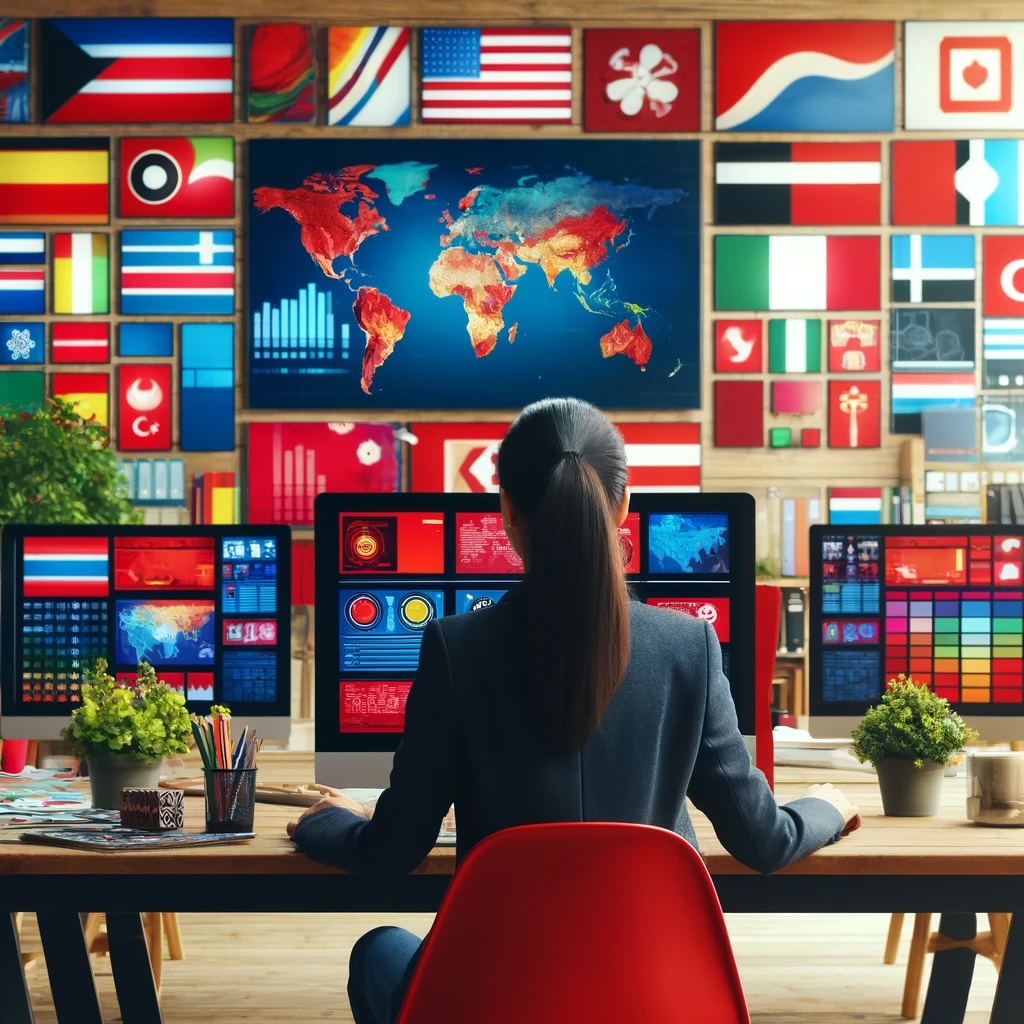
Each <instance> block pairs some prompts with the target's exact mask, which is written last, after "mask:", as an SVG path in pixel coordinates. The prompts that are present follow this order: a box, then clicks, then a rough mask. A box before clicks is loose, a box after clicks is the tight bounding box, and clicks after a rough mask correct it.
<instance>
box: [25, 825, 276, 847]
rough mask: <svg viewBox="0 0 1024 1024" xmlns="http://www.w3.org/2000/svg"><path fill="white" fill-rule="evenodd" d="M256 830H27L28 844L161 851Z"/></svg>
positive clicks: (248, 836) (224, 840) (229, 840)
mask: <svg viewBox="0 0 1024 1024" xmlns="http://www.w3.org/2000/svg"><path fill="white" fill-rule="evenodd" d="M255 838H256V833H255V832H147V831H145V830H144V829H137V828H120V827H115V828H109V829H103V830H96V829H91V828H56V829H49V830H46V831H39V832H23V833H22V834H21V840H22V842H25V843H43V844H45V845H46V846H67V847H71V848H73V849H76V850H159V849H168V848H171V849H178V848H180V847H182V846H216V845H218V844H219V843H238V842H241V841H243V840H245V839H255Z"/></svg>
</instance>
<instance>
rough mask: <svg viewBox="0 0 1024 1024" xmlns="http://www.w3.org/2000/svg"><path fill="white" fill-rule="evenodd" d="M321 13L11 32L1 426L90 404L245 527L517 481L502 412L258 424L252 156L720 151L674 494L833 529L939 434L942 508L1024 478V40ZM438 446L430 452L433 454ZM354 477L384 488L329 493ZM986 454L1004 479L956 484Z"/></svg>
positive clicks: (759, 17)
mask: <svg viewBox="0 0 1024 1024" xmlns="http://www.w3.org/2000/svg"><path fill="white" fill-rule="evenodd" d="M104 6H105V5H104V3H103V2H100V3H99V4H97V5H95V10H93V11H91V13H95V14H97V15H103V14H104V13H108V12H105V10H104ZM180 6H181V5H179V8H180ZM880 6H881V5H877V4H876V5H874V6H872V5H871V4H869V5H867V6H866V7H865V10H867V11H869V12H870V10H872V9H876V8H879V7H880ZM491 7H493V9H491ZM570 7H571V5H570ZM941 7H942V10H941V11H939V10H938V8H937V13H936V16H937V17H956V16H959V17H966V12H968V11H969V10H970V8H969V7H968V6H967V5H966V4H950V3H946V4H944V5H941ZM159 8H160V4H159V2H158V3H157V4H156V5H155V6H154V10H155V11H157V12H158V11H159ZM197 8H198V5H197ZM307 9H308V12H309V13H308V14H307V13H306V10H304V8H303V5H302V4H299V5H297V6H296V8H295V9H294V11H293V12H292V13H291V16H292V17H293V18H295V19H296V20H294V21H290V22H265V21H258V20H257V19H255V18H244V17H240V18H239V19H237V20H232V19H228V18H201V17H196V18H187V17H175V18H159V17H148V18H122V17H112V18H108V17H90V18H59V17H58V18H38V19H35V20H28V19H19V18H13V17H8V18H2V19H0V64H2V65H3V67H4V69H5V75H4V76H3V78H2V79H0V122H3V123H4V133H3V136H4V137H3V138H0V332H2V333H0V403H14V404H20V405H22V406H25V407H29V406H31V405H33V404H36V403H38V402H40V401H41V400H42V398H43V396H44V395H45V394H54V395H57V394H59V395H63V396H73V397H74V398H75V399H76V400H78V401H80V402H81V403H82V408H83V409H84V410H88V411H90V412H92V413H94V414H95V415H96V416H97V417H98V418H99V419H101V420H102V421H103V422H105V423H107V424H108V425H109V429H110V431H111V435H112V440H113V443H114V445H115V446H116V447H117V448H118V450H120V451H124V452H129V453H130V452H139V451H142V452H144V453H152V452H158V453H164V454H172V455H174V456H175V457H179V458H181V459H183V460H184V464H185V468H186V474H187V479H188V480H190V479H191V478H192V476H194V475H195V474H197V473H202V472H223V471H228V472H235V473H236V474H238V479H239V480H244V482H245V486H244V487H243V488H242V492H243V493H242V498H241V502H240V509H241V514H242V515H243V516H245V515H247V514H252V515H257V516H262V515H275V516H279V517H280V518H279V519H278V521H296V522H298V521H299V519H300V518H301V516H303V515H305V514H306V512H305V511H302V512H301V513H300V511H299V510H300V509H301V510H305V509H306V508H307V501H306V499H307V497H308V493H309V488H310V487H311V486H313V487H316V486H319V484H318V483H317V481H318V480H320V479H321V477H323V480H324V486H331V487H351V488H354V489H355V488H366V489H376V488H381V489H398V488H400V487H402V486H416V485H417V484H416V481H417V480H428V479H429V480H431V481H433V483H432V484H431V485H432V486H436V483H437V481H443V482H444V484H445V486H452V487H462V486H465V487H467V488H469V489H478V488H480V489H486V488H488V487H490V486H492V478H493V473H492V472H490V471H489V469H488V466H489V459H490V453H491V452H492V451H493V444H494V440H495V439H494V437H493V434H494V431H495V429H497V428H498V427H500V425H501V424H502V423H504V422H507V419H508V412H509V411H508V410H502V409H494V408H492V407H489V406H488V405H487V403H486V396H485V395H484V396H481V408H480V410H479V415H476V416H475V417H473V418H474V419H475V420H476V421H477V422H476V423H468V424H466V423H463V424H456V423H454V422H453V417H450V416H446V415H445V413H444V412H438V413H436V414H426V415H424V416H423V417H422V419H423V420H424V421H425V422H424V424H422V425H420V424H400V423H397V422H392V421H394V420H396V419H397V418H401V417H396V416H395V415H394V414H388V413H382V412H380V411H377V412H376V413H372V414H367V413H365V412H361V411H360V410H358V409H347V410H338V414H339V416H344V417H345V419H344V421H342V422H337V421H334V420H332V419H331V415H333V414H323V413H319V412H318V413H317V414H316V415H309V416H308V417H305V418H304V420H302V421H300V420H299V419H298V414H297V413H295V412H289V413H286V414H284V413H278V414H275V413H274V411H273V410H265V409H260V410H250V409H248V408H247V401H246V395H245V393H244V388H243V387H242V384H241V381H243V380H244V373H243V374H240V370H242V369H243V368H244V360H245V359H246V358H247V356H246V353H247V352H248V351H250V349H249V338H248V331H249V318H248V317H247V316H246V315H245V313H244V295H243V294H242V288H241V281H240V278H239V276H238V275H239V274H240V273H241V269H240V254H241V253H244V251H245V238H246V222H247V218H248V205H249V203H248V191H247V187H248V186H247V183H246V182H245V181H244V180H242V177H243V175H241V174H240V173H237V172H238V170H239V169H240V168H242V167H244V166H246V160H245V147H246V146H247V144H248V142H249V141H250V140H252V139H257V138H260V139H262V138H281V137H284V138H291V137H296V138H324V137H329V138H335V139H343V138H344V137H345V133H346V132H347V131H350V130H358V133H359V137H362V138H365V137H366V135H367V130H369V131H370V133H371V134H372V135H374V136H377V137H390V138H403V137H408V138H416V137H422V138H430V137H437V136H438V135H453V136H456V137H460V138H474V137H477V138H510V137H511V138H515V137H517V136H525V135H529V137H530V138H538V137H544V138H551V139H558V138H583V139H585V138H587V137H592V138H602V139H605V140H607V139H608V138H609V137H612V136H617V137H619V138H620V139H621V141H622V145H623V146H624V147H627V146H628V145H629V143H630V137H631V135H634V134H641V135H643V136H644V137H645V138H654V139H657V138H664V139H673V138H678V137H686V138H698V139H699V140H700V141H701V152H702V161H703V167H704V181H705V182H706V186H707V187H706V188H705V190H704V192H705V194H704V195H703V196H702V197H701V201H702V209H703V218H702V221H703V226H702V229H701V233H700V238H699V240H697V242H699V245H700V252H701V260H702V268H703V278H704V280H703V282H702V293H703V300H702V306H703V308H702V311H701V312H702V317H701V319H702V360H701V366H700V367H693V368H688V369H687V371H686V372H690V373H694V374H696V373H700V374H701V378H702V379H701V394H702V408H701V410H699V411H687V412H680V413H679V414H673V413H664V412H659V413H653V412H652V413H650V414H644V413H643V412H631V413H628V414H622V415H620V416H617V417H616V419H617V420H619V421H620V422H622V423H624V424H633V425H635V426H636V427H637V428H647V427H649V429H650V430H651V431H653V432H654V433H652V434H651V438H652V439H651V440H646V441H643V442H636V445H635V452H636V455H637V458H641V455H640V453H641V452H642V453H643V455H642V458H644V459H646V462H645V463H643V465H644V466H645V467H646V468H645V472H653V473H654V477H653V478H654V479H658V480H661V479H664V480H665V481H666V482H667V483H668V485H671V486H680V487H699V486H702V485H703V486H705V487H710V488H714V489H726V488H729V487H738V486H743V487H744V488H746V489H751V490H754V491H755V492H757V493H761V492H763V491H764V489H766V488H767V487H770V486H774V487H777V488H781V489H782V491H783V493H784V494H785V492H786V488H787V487H789V488H791V489H792V490H793V493H794V494H796V493H799V498H800V500H812V501H813V500H814V498H813V492H814V490H815V488H817V493H818V495H819V497H820V498H821V499H822V501H821V507H822V508H823V509H824V510H827V508H828V501H827V498H826V495H825V493H824V488H825V487H826V484H827V482H832V483H834V484H835V485H836V486H837V487H840V486H843V485H849V486H851V487H854V488H857V487H860V486H861V485H871V486H881V487H896V486H898V485H899V484H901V483H906V482H908V481H906V480H904V479H903V478H902V477H901V473H900V466H899V451H900V447H901V445H902V442H903V441H904V440H905V439H906V437H907V436H917V435H923V436H924V439H925V447H926V451H927V453H928V462H929V470H930V472H929V474H928V476H927V481H929V482H930V484H933V485H934V486H935V487H936V488H938V487H939V486H940V484H941V488H942V490H941V493H940V492H939V491H938V490H936V491H935V492H932V491H931V490H930V489H929V497H928V501H927V503H926V504H927V507H928V508H929V510H930V513H933V514H934V515H935V516H936V517H944V518H965V515H964V513H963V512H962V509H969V510H970V511H971V512H973V511H974V509H975V508H976V506H978V505H979V504H980V505H982V506H983V505H984V503H983V502H979V501H977V500H973V501H968V500H962V499H956V500H954V499H953V498H952V497H951V495H952V494H955V493H957V492H956V490H955V487H959V486H960V485H961V484H964V485H965V486H966V487H967V488H968V489H969V490H970V491H972V492H975V491H979V490H980V491H982V492H983V491H984V489H985V487H986V485H987V484H988V483H989V482H991V483H993V484H1002V483H1009V484H1014V483H1019V482H1020V479H1019V476H1018V475H1017V470H1016V468H1015V463H1016V462H1018V461H1020V460H1022V459H1024V277H1022V276H1021V275H1020V271H1021V270H1022V269H1024V199H1022V198H1021V197H1022V196H1024V186H1022V184H1021V183H1022V182H1024V143H1022V142H1020V141H1018V139H1017V138H1016V137H1014V133H1020V132H1021V131H1022V130H1024V21H1010V20H1007V21H970V20H963V21H891V20H863V21H854V22H830V21H812V20H805V21H794V20H785V21H773V20H771V17H770V16H771V15H772V14H773V13H774V14H775V15H779V14H781V13H782V12H787V13H788V8H786V7H785V6H784V5H781V4H774V3H771V2H769V3H755V2H753V0H751V2H750V3H742V2H739V0H737V2H735V3H732V4H731V5H727V6H726V7H722V5H720V4H719V5H711V4H710V3H709V4H707V8H706V10H707V15H706V18H703V19H701V18H690V19H685V20H684V19H680V18H679V17H678V16H677V15H675V14H674V13H673V5H671V4H670V3H668V0H652V3H650V4H648V5H647V6H646V7H645V11H647V12H652V13H650V16H649V19H648V20H649V25H648V26H647V27H645V26H644V24H643V23H640V24H637V23H636V22H637V21H638V20H641V19H640V18H639V16H638V17H637V18H635V19H633V21H632V23H630V24H629V26H628V27H621V28H619V27H612V26H611V23H609V21H608V20H607V19H608V17H610V15H609V11H611V10H612V7H610V6H609V5H607V4H596V5H594V6H593V10H592V11H591V12H590V15H591V16H593V17H595V20H596V19H597V12H603V15H604V18H603V20H602V21H601V24H600V27H591V25H590V24H588V20H587V13H586V12H583V13H580V12H578V11H577V12H571V11H564V12H559V10H558V8H557V6H556V7H553V8H552V9H551V10H552V15H551V16H552V19H553V20H554V19H555V18H556V16H557V15H559V14H562V15H565V16H563V17H561V18H559V19H558V22H557V23H554V24H552V25H550V26H537V25H530V26H526V25H525V24H517V23H516V21H515V19H514V18H509V17H507V13H508V12H506V11H504V10H502V9H500V8H497V5H487V4H486V3H485V4H483V5H482V6H481V8H480V10H479V11H477V12H475V13H476V14H478V15H479V17H480V18H481V20H482V21H483V22H484V24H482V25H480V26H474V25H467V24H463V23H461V22H460V23H458V24H451V25H442V24H426V23H423V21H422V19H421V18H420V17H419V13H418V12H417V11H416V10H415V9H414V8H413V7H412V6H411V5H408V11H407V14H408V18H407V23H406V24H404V25H403V24H399V23H398V19H391V20H392V21H393V22H394V23H393V24H390V25H380V26H360V25H351V24H340V25H339V24H334V23H332V21H331V20H330V19H331V18H332V17H333V15H328V14H326V13H325V10H324V8H323V5H320V4H309V5H307ZM696 9H698V10H699V5H698V6H697V8H696ZM908 9H909V8H908ZM991 9H992V10H993V11H998V10H1001V9H1005V10H1007V11H1009V10H1010V9H1011V8H1010V5H1008V4H1002V5H1000V4H998V3H997V4H996V5H994V6H993V7H992V8H991ZM806 10H807V11H809V12H813V8H812V7H808V8H807V9H806ZM887 10H888V12H889V16H890V17H896V18H899V17H900V5H899V4H898V3H897V4H893V5H889V7H888V8H887ZM719 11H727V12H732V14H733V20H723V21H715V20H714V18H715V17H717V16H718V14H719ZM737 11H745V12H746V15H745V16H746V19H747V20H744V18H743V17H742V16H740V15H739V14H737V13H736V12H737ZM197 13H199V11H198V10H197ZM304 17H305V18H306V20H303V18H304ZM460 17H461V15H460ZM615 18H616V19H618V18H621V11H617V12H616V14H615ZM142 69H144V71H145V74H143V73H142ZM697 242H695V244H697ZM353 342H354V343H355V339H353ZM359 344H361V339H360V340H359ZM944 413H956V415H955V416H949V415H943V414H944ZM204 416H206V417H209V420H210V426H209V428H207V427H206V426H204V422H203V417H204ZM357 421H358V422H357ZM680 421H682V422H680ZM954 421H955V423H956V424H957V432H952V427H951V424H952V423H953V422H954ZM385 423H388V424H390V429H391V434H389V435H388V436H389V437H390V438H391V440H389V441H388V443H387V444H382V443H381V437H380V436H379V434H380V429H381V426H382V424H385ZM250 425H252V428H253V429H252V431H251V436H250V429H249V428H250ZM328 426H332V427H344V428H345V429H344V430H331V429H327V428H328ZM418 427H419V429H420V433H421V434H422V435H423V443H422V445H421V446H413V445H411V444H408V443H406V441H405V439H407V438H408V437H410V436H416V434H417V429H418ZM466 427H469V428H470V429H469V430H468V436H467V430H466V429H464V428H466ZM929 427H931V436H930V435H929ZM292 428H296V429H298V428H308V429H309V430H310V431H311V432H313V433H314V434H316V438H315V442H314V441H308V443H307V440H304V439H303V435H302V434H301V431H300V433H299V435H298V438H296V437H295V436H293V435H294V434H295V430H293V429H292ZM684 428H685V429H684ZM659 429H660V430H661V431H663V434H662V435H661V436H655V435H656V432H657V431H658V430H659ZM439 430H440V431H441V433H440V434H438V431H439ZM268 431H269V432H268ZM951 433H952V436H951ZM684 435H685V436H684ZM256 438H258V443H259V444H261V445H262V444H271V445H275V446H276V447H274V448H273V452H274V454H273V458H270V459H268V460H267V462H266V463H265V465H264V464H262V463H261V465H262V466H263V468H264V469H266V467H270V469H271V471H270V472H263V473H260V472H254V469H253V466H252V465H251V463H252V452H251V444H252V443H255V440H254V439H256ZM247 444H249V445H250V449H247V447H246V446H247ZM658 446H661V447H660V448H659V447H658ZM830 449H836V450H841V451H842V453H843V455H842V460H841V462H837V461H836V460H835V457H834V454H835V453H834V452H831V451H830ZM332 451H334V452H335V453H336V454H335V455H333V456H332V454H331V452H332ZM312 452H315V453H316V457H315V459H314V462H315V464H316V467H318V468H317V470H316V472H315V473H313V475H312V476H310V473H311V472H312V468H311V464H310V463H309V460H308V456H309V455H310V453H312ZM288 453H290V454H288ZM286 454H287V455H288V457H286ZM332 460H333V461H335V462H337V465H339V466H345V465H347V466H350V470H351V471H350V472H348V473H347V474H346V473H344V472H340V471H339V472H332V473H331V474H327V475H325V474H324V472H323V470H324V467H326V466H327V465H328V464H329V463H331V462H332ZM417 460H419V463H420V465H419V466H417ZM481 460H482V461H481ZM136 461H138V460H136ZM963 461H967V462H970V463H973V464H974V468H975V469H976V470H977V472H976V473H975V472H974V471H973V470H972V471H970V472H962V471H958V472H947V471H946V469H945V467H946V465H947V463H950V462H952V463H953V464H955V463H957V462H963ZM428 463H429V464H430V465H431V466H432V467H433V468H432V469H431V470H429V471H428V470H423V469H422V467H423V466H425V465H427V464H428ZM837 466H838V467H840V469H839V472H840V473H841V474H842V479H838V480H837V479H836V470H837ZM396 467H397V468H396ZM438 467H440V468H438ZM961 469H962V467H961ZM339 474H340V475H339ZM424 474H425V475H424ZM438 474H440V475H438ZM250 482H251V483H252V484H253V485H254V486H255V488H256V492H258V493H252V494H248V493H247V491H248V489H249V486H250ZM921 486H922V487H924V486H925V481H921ZM286 490H287V491H288V494H289V497H288V498H287V500H286V498H285V491H286ZM809 494H810V495H811V497H809V496H808V495H809ZM175 500H180V499H175ZM881 504H884V502H882V503H881ZM943 508H946V509H947V510H948V516H946V515H944V514H943V515H940V513H941V511H942V509H943ZM883 514H884V513H883V512H880V513H879V515H880V516H882V515H883ZM296 517H298V518H296ZM966 517H969V516H966Z"/></svg>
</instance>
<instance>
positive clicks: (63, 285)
mask: <svg viewBox="0 0 1024 1024" xmlns="http://www.w3.org/2000/svg"><path fill="white" fill-rule="evenodd" d="M53 311H54V313H61V314H65V315H66V314H68V313H71V314H78V313H82V314H90V313H109V312H110V236H109V235H105V234H99V233H95V232H88V231H75V232H73V233H70V234H67V233H63V232H61V233H59V234H56V235H54V236H53Z"/></svg>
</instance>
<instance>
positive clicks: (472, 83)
mask: <svg viewBox="0 0 1024 1024" xmlns="http://www.w3.org/2000/svg"><path fill="white" fill-rule="evenodd" d="M421 51H422V52H421V59H422V65H423V91H422V98H421V99H422V112H423V120H424V121H446V122H453V121H463V122H476V123H481V122H492V121H498V122H506V123H508V122H533V121H549V122H551V121H557V122H569V121H571V120H572V33H571V31H570V30H569V29H567V28H515V29H502V28H484V29H474V28H425V29H423V32H422V35H421Z"/></svg>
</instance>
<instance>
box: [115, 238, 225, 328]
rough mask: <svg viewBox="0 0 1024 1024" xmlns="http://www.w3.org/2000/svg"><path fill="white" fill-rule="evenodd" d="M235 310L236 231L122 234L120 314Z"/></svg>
mask: <svg viewBox="0 0 1024 1024" xmlns="http://www.w3.org/2000/svg"><path fill="white" fill-rule="evenodd" d="M234 311H235V233H234V231H229V230H217V231H186V230H183V229H180V230H179V229H171V230H158V229H146V230H135V229H133V230H130V231H122V232H121V312H122V313H128V314H154V315H157V316H166V315H172V314H175V313H182V314H187V315H192V314H195V315H199V314H214V315H216V314H222V315H225V316H229V315H230V314H232V313H234Z"/></svg>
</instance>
